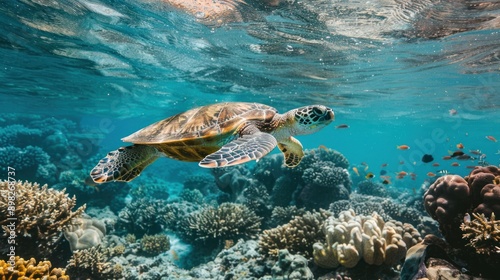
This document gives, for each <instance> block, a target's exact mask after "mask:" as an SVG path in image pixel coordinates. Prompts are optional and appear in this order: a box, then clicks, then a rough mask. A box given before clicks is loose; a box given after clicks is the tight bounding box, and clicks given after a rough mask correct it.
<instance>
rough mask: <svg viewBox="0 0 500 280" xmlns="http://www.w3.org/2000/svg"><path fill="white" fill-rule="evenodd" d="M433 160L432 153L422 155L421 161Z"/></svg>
mask: <svg viewBox="0 0 500 280" xmlns="http://www.w3.org/2000/svg"><path fill="white" fill-rule="evenodd" d="M433 160H434V157H433V156H432V155H429V154H425V155H424V156H423V157H422V162H424V163H428V162H431V161H433Z"/></svg>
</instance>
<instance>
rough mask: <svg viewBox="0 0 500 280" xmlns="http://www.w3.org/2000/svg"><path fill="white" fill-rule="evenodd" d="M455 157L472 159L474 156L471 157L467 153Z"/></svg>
mask: <svg viewBox="0 0 500 280" xmlns="http://www.w3.org/2000/svg"><path fill="white" fill-rule="evenodd" d="M456 159H458V160H468V159H474V158H473V157H471V156H469V155H467V154H463V155H461V156H458V157H456Z"/></svg>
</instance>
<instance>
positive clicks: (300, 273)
mask: <svg viewBox="0 0 500 280" xmlns="http://www.w3.org/2000/svg"><path fill="white" fill-rule="evenodd" d="M272 273H273V277H272V278H270V277H269V278H266V277H264V278H263V279H276V280H288V279H290V280H292V279H294V280H313V279H314V275H313V273H312V271H311V270H310V269H309V267H307V259H306V258H304V257H303V256H301V255H292V254H290V253H289V252H288V250H286V249H284V250H280V251H279V252H278V261H277V262H276V264H275V265H274V266H273V268H272Z"/></svg>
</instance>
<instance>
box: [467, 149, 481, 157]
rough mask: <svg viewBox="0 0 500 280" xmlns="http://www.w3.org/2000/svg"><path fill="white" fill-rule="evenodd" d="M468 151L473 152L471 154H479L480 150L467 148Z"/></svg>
mask: <svg viewBox="0 0 500 280" xmlns="http://www.w3.org/2000/svg"><path fill="white" fill-rule="evenodd" d="M469 153H471V154H473V155H478V156H479V155H481V154H482V152H481V151H480V150H469Z"/></svg>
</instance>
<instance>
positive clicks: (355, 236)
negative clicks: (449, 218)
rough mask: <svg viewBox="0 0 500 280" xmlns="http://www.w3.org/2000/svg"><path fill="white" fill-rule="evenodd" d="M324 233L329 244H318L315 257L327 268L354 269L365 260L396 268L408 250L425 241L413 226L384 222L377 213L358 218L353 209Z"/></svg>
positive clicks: (331, 219)
mask: <svg viewBox="0 0 500 280" xmlns="http://www.w3.org/2000/svg"><path fill="white" fill-rule="evenodd" d="M323 232H324V234H325V235H326V243H320V242H318V243H315V244H314V246H313V248H314V251H313V256H314V262H315V263H316V264H317V265H318V266H320V267H324V268H335V267H337V266H339V265H342V266H345V267H348V268H352V267H354V266H356V265H357V264H358V262H359V261H360V260H361V259H363V260H364V261H365V262H366V263H368V264H372V265H381V264H386V265H390V266H394V265H396V264H398V263H399V262H400V261H401V260H402V259H404V257H405V255H406V250H407V248H410V247H411V246H413V245H414V244H416V243H418V242H419V241H420V240H421V238H420V235H419V234H418V232H417V230H416V229H415V228H413V227H412V226H411V225H409V224H404V225H403V224H401V223H397V222H384V220H383V219H382V218H381V217H380V216H379V215H377V214H376V213H373V214H372V216H357V215H356V214H355V213H354V211H352V210H350V211H343V212H341V213H340V214H339V217H338V218H335V217H333V216H331V217H329V218H328V219H327V220H326V221H325V223H324V225H323Z"/></svg>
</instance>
